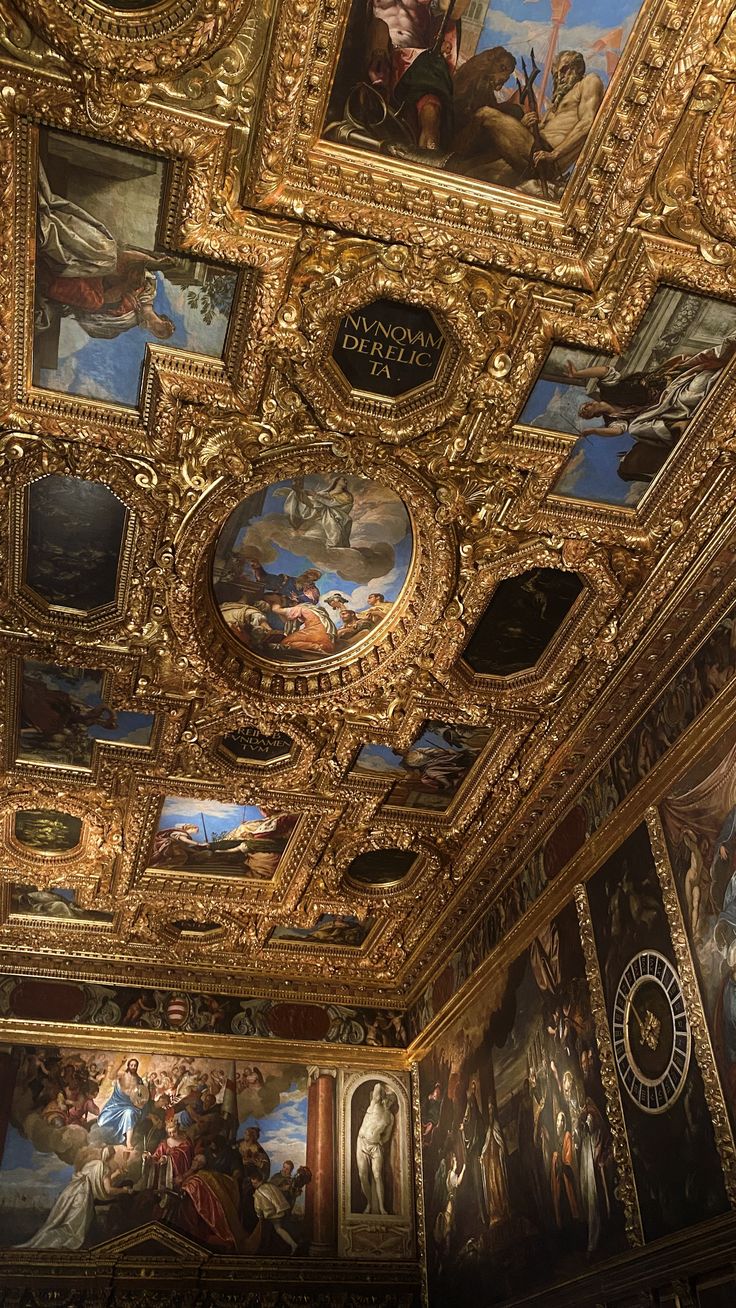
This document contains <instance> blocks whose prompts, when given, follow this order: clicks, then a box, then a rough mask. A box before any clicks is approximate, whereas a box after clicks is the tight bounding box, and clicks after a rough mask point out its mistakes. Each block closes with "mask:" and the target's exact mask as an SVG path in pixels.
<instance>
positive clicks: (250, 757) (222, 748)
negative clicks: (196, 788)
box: [219, 724, 294, 767]
mask: <svg viewBox="0 0 736 1308" xmlns="http://www.w3.org/2000/svg"><path fill="white" fill-rule="evenodd" d="M293 748H294V741H293V740H292V738H291V736H287V734H286V732H285V731H273V732H270V733H268V734H266V733H265V732H263V731H259V730H258V728H257V727H253V726H251V725H250V724H246V725H245V726H242V727H237V728H236V730H235V731H229V732H228V733H227V735H225V736H223V737H222V739H221V740H220V742H219V753H220V754H221V755H222V756H223V757H224V758H226V759H227V760H228V762H230V763H235V764H239V765H240V766H242V767H265V766H266V765H268V764H269V763H285V762H286V761H287V759H289V758H291V753H292V750H293Z"/></svg>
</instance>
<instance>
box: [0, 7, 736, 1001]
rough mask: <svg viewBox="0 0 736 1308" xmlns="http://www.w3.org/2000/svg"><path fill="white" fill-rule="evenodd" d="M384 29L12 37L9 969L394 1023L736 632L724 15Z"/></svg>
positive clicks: (49, 21) (323, 15)
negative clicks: (570, 803) (710, 650)
mask: <svg viewBox="0 0 736 1308" xmlns="http://www.w3.org/2000/svg"><path fill="white" fill-rule="evenodd" d="M398 9H399V7H398V6H394V5H392V4H391V3H390V0H388V2H387V0H373V3H372V4H371V3H369V4H367V5H366V4H365V3H359V2H358V0H355V2H354V3H350V2H349V0H339V3H333V2H332V0H330V2H329V3H328V0H318V2H316V3H313V4H306V3H304V0H282V2H281V3H275V4H274V5H273V6H271V5H268V4H264V5H259V4H246V5H243V4H234V3H231V2H230V0H224V3H222V4H220V5H219V6H218V7H217V8H216V9H213V8H212V7H211V6H210V5H208V4H205V3H200V0H185V2H180V0H161V3H159V4H156V5H153V6H145V5H137V6H125V7H124V8H114V7H112V6H107V5H101V4H98V3H93V0H58V3H57V2H56V0H54V3H48V2H46V0H44V3H43V4H37V3H35V0H22V3H19V4H18V6H17V8H13V7H12V6H10V5H6V6H5V7H4V9H3V37H2V41H3V63H2V79H3V80H2V98H1V100H0V106H1V107H0V135H1V137H2V149H1V151H0V173H1V177H2V182H1V186H2V197H3V223H2V237H1V241H0V287H1V293H0V317H1V319H2V339H3V348H2V352H1V353H0V404H1V405H2V438H1V443H0V458H1V460H2V478H3V498H2V506H1V508H2V524H1V531H2V537H1V538H2V542H3V548H4V550H5V556H6V557H5V564H6V566H5V568H4V569H3V590H2V624H1V631H0V641H1V642H2V648H3V654H4V659H3V665H4V669H3V681H4V684H3V691H2V695H3V699H2V715H3V733H2V749H3V758H2V768H3V772H2V778H1V779H0V786H1V787H2V794H1V799H0V807H1V813H0V818H1V820H2V828H1V834H0V840H1V841H2V852H1V854H0V880H1V881H2V901H1V903H0V909H1V915H2V924H1V925H0V950H1V951H2V956H3V957H2V961H3V966H4V968H5V969H6V970H9V971H13V970H33V969H39V970H43V971H50V972H56V973H58V974H60V975H64V974H67V973H77V974H79V975H82V974H83V975H86V976H89V977H92V978H98V979H104V978H106V977H109V978H111V979H117V980H119V981H121V982H127V981H132V982H135V981H136V980H138V981H140V982H144V981H146V982H150V983H152V984H155V983H156V982H157V981H158V980H162V979H163V978H164V977H165V978H166V984H167V985H170V984H174V982H176V984H178V985H181V986H185V985H186V984H191V985H192V986H195V985H204V986H205V987H209V988H210V989H212V990H217V989H219V990H221V991H222V992H223V993H224V992H227V991H228V990H239V991H243V990H244V988H245V992H246V993H252V994H258V993H269V994H279V993H281V992H282V991H283V990H284V987H285V986H287V985H290V986H292V987H295V988H298V991H299V993H300V994H302V995H303V996H304V997H305V998H308V997H320V998H325V999H333V1000H339V999H340V998H343V999H345V998H354V999H355V1000H356V1002H362V1003H367V1004H369V1005H372V1004H376V1005H378V1007H379V1008H380V1007H382V1006H383V1007H386V1008H389V1009H396V1010H400V1009H403V1008H404V1007H407V1006H409V1005H410V1004H411V1002H412V1001H413V1000H415V999H416V998H417V996H418V995H419V994H420V992H421V991H422V988H423V987H424V986H426V984H427V981H428V979H429V978H430V977H431V976H432V975H433V974H434V972H436V971H437V970H438V969H439V968H440V967H441V966H442V965H443V963H444V961H445V960H446V958H447V957H448V955H449V953H450V951H451V950H452V948H453V946H454V944H455V943H456V942H457V940H458V939H459V938H460V936H461V935H462V934H463V933H466V932H467V931H468V929H469V927H470V926H471V924H472V923H473V922H474V921H476V920H477V918H478V916H479V914H480V913H481V912H482V911H483V910H484V909H485V908H487V906H488V905H489V904H490V903H491V901H492V900H493V898H494V896H497V895H498V894H499V891H500V890H501V889H502V887H503V886H504V885H505V884H506V883H507V881H508V879H509V878H510V877H511V876H512V875H513V874H514V872H515V871H516V869H518V867H519V866H520V865H521V862H522V860H523V859H524V858H525V857H528V856H529V855H530V854H532V853H533V851H534V848H535V845H536V843H538V840H539V837H540V834H541V832H542V830H543V829H547V828H548V827H549V826H550V825H551V823H552V822H553V820H554V818H555V815H558V814H559V813H560V812H561V811H563V810H564V804H565V800H566V797H569V796H570V795H571V794H574V793H575V792H576V790H579V789H580V788H581V787H582V785H583V784H584V782H586V781H587V780H588V779H589V777H590V776H591V775H592V771H593V770H594V769H595V767H596V766H599V765H600V763H601V761H604V760H605V758H606V757H607V755H608V754H609V753H610V752H611V751H612V749H613V748H614V746H615V745H616V743H617V742H618V740H619V739H620V738H621V736H622V734H623V733H624V731H625V730H626V729H628V727H629V726H630V725H631V723H632V722H634V721H635V720H636V718H637V717H638V716H640V715H641V714H642V713H643V712H644V710H645V709H646V708H647V707H648V706H649V704H650V703H651V702H652V701H653V700H654V698H655V697H656V695H657V694H658V693H659V692H660V691H661V690H662V688H663V687H664V686H665V684H666V682H667V681H668V680H669V678H670V677H671V676H672V675H673V673H674V672H676V671H677V669H678V668H679V667H680V666H681V665H683V664H684V663H685V661H686V659H687V657H688V656H689V655H690V654H691V653H692V651H693V650H694V649H695V648H696V646H697V645H698V643H699V642H700V641H701V640H702V639H703V638H704V636H705V635H706V634H707V632H708V631H709V629H710V628H711V627H713V626H714V625H715V623H716V622H717V620H718V618H719V617H720V616H721V615H722V613H723V612H724V611H725V610H726V608H727V607H728V605H729V603H730V602H731V601H732V600H733V593H734V588H735V587H736V568H735V567H734V556H733V551H732V549H731V542H732V538H733V536H734V532H736V515H735V514H734V510H733V507H732V506H733V493H734V486H735V484H736V474H735V473H734V448H735V447H734V437H733V430H734V419H735V417H736V401H735V400H734V384H735V379H736V373H735V372H734V362H733V354H734V340H736V335H735V332H736V278H735V275H734V268H735V267H736V262H735V261H734V244H733V242H734V235H735V233H734V217H733V215H734V212H736V195H735V192H734V181H733V149H734V139H733V133H734V129H733V121H734V114H733V99H734V88H735V87H736V45H735V44H734V32H733V27H732V24H731V23H730V22H729V5H728V4H727V3H722V2H720V0H706V2H705V3H702V2H701V3H694V2H692V0H651V2H646V3H644V4H643V5H641V6H637V5H635V4H633V3H627V2H626V0H620V2H619V3H617V4H615V5H613V7H612V8H611V7H610V6H609V7H608V8H607V9H606V11H605V13H604V12H603V7H602V6H601V7H600V9H601V12H600V13H599V12H598V6H593V9H594V10H595V12H591V7H590V6H588V7H587V8H586V12H585V14H584V15H583V13H582V8H581V5H580V3H579V2H578V0H573V2H572V3H570V2H569V0H551V3H548V2H547V0H542V3H540V4H539V5H537V9H538V10H539V12H537V9H535V10H534V12H531V11H529V12H527V11H526V10H523V7H522V6H521V5H520V4H517V3H516V0H503V2H502V3H500V4H499V5H498V6H494V5H486V4H484V3H483V2H482V0H472V2H471V3H470V4H468V3H466V2H465V0H459V2H458V3H456V4H455V5H450V6H449V7H448V6H447V5H444V6H443V5H442V4H441V3H439V4H434V3H432V4H427V3H425V2H424V0H415V3H414V4H413V6H412V5H408V6H404V7H403V10H402V13H403V17H402V15H400V14H399V13H398ZM542 11H544V12H542ZM578 11H580V12H578ZM407 15H408V17H407ZM583 19H585V21H583ZM402 23H403V24H404V25H406V24H409V28H406V26H404V27H402ZM409 29H410V30H409ZM412 42H413V44H412ZM532 47H534V49H535V50H536V56H537V61H536V64H535V63H534V60H533V58H532V57H531V51H532ZM341 50H342V51H343V53H342V54H341ZM571 52H572V54H571ZM522 58H523V63H522ZM535 69H536V71H535ZM504 74H505V75H504ZM284 993H288V992H286V991H284Z"/></svg>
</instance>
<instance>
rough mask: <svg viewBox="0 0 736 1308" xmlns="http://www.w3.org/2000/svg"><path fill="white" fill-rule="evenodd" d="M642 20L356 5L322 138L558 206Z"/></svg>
mask: <svg viewBox="0 0 736 1308" xmlns="http://www.w3.org/2000/svg"><path fill="white" fill-rule="evenodd" d="M639 8H640V5H639V4H636V3H634V2H633V0H610V2H609V3H607V4H604V3H602V0H596V2H595V3H592V4H591V3H586V0H531V2H530V0H453V2H452V3H449V2H448V0H440V2H439V3H437V4H435V3H427V0H414V2H413V3H410V4H404V3H402V2H401V0H372V3H371V2H369V3H366V0H353V5H352V8H351V11H350V15H349V19H348V25H347V29H346V33H345V38H344V41H343V47H342V52H341V55H340V60H339V63H338V66H337V71H336V74H335V80H334V83H333V88H332V94H331V97H330V102H329V106H328V111H327V119H326V124H325V129H324V135H325V136H326V137H327V139H328V140H332V141H337V142H339V143H343V144H347V145H351V146H357V147H358V148H363V149H366V150H374V151H380V152H382V153H383V154H385V155H388V156H389V157H393V158H397V159H403V160H408V161H410V162H414V163H419V164H424V165H425V166H429V167H434V168H437V169H442V170H444V171H445V172H448V173H455V174H460V175H461V176H463V177H467V178H472V179H474V180H476V181H480V182H490V183H492V184H493V185H496V186H505V187H512V188H514V189H516V190H520V191H522V192H524V193H525V194H528V195H535V196H540V197H542V198H544V199H551V200H556V199H559V197H560V196H561V194H562V192H563V190H564V188H565V185H566V183H567V181H568V179H569V177H570V175H571V173H572V171H573V169H574V167H575V164H576V162H577V160H578V158H579V156H580V154H581V153H582V150H583V148H584V146H585V142H586V140H587V138H588V135H589V134H590V131H591V129H592V127H593V124H594V122H595V120H596V117H597V115H598V111H599V109H600V106H601V104H602V102H603V97H604V95H605V92H606V88H607V87H608V84H609V82H610V80H611V78H612V76H613V74H614V72H615V70H616V67H617V65H618V62H619V59H620V57H621V54H622V51H623V49H624V46H625V44H626V40H627V38H628V35H629V33H630V31H631V29H632V27H633V24H634V20H635V18H636V15H637V13H638V11H639Z"/></svg>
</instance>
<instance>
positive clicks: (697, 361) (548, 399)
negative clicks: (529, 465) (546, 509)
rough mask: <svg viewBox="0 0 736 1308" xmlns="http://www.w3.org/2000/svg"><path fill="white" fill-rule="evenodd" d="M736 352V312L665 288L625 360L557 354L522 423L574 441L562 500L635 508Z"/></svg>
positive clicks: (560, 488)
mask: <svg viewBox="0 0 736 1308" xmlns="http://www.w3.org/2000/svg"><path fill="white" fill-rule="evenodd" d="M735 352H736V306H734V305H729V304H724V303H722V302H721V301H718V300H710V299H706V298H705V297H704V296H700V295H689V294H686V293H685V292H684V291H678V290H674V289H673V288H671V287H665V288H663V289H661V290H659V291H657V293H656V295H655V296H654V299H653V300H652V303H651V304H650V306H649V308H648V309H647V311H646V313H645V315H644V317H643V318H642V321H641V323H640V325H639V328H638V331H637V332H636V334H635V336H634V339H633V341H632V342H631V345H630V346H629V347H628V349H626V350H625V351H624V352H623V354H622V355H620V356H619V357H616V358H613V357H612V356H611V355H606V354H594V353H592V352H591V351H590V350H579V349H575V348H571V347H569V346H566V345H556V346H555V347H554V348H553V349H552V350H551V352H550V354H549V355H548V357H547V360H546V362H545V364H544V367H543V368H542V372H541V374H540V377H539V379H538V380H537V382H536V384H535V386H534V388H533V390H532V393H531V395H530V397H529V399H528V400H527V402H526V404H525V406H524V409H523V410H522V413H521V416H520V419H519V421H520V422H522V423H526V424H528V425H529V426H532V427H541V428H544V429H546V430H548V431H562V432H567V433H568V434H569V435H571V436H577V437H578V440H577V442H576V444H575V445H574V446H573V449H572V451H571V454H570V457H569V458H568V460H567V462H566V464H565V467H564V468H563V471H562V473H561V475H560V477H559V479H558V481H557V482H556V484H555V487H554V490H555V493H556V494H557V495H564V496H566V497H569V498H570V499H581V500H592V501H594V502H596V503H602V504H614V505H632V506H633V505H636V504H638V503H639V500H640V499H641V497H642V495H643V494H644V491H645V490H646V488H647V486H648V485H649V484H650V483H651V482H652V481H653V479H654V478H655V477H656V475H657V473H658V472H659V471H660V470H661V469H662V468H663V467H664V465H665V463H666V462H667V459H668V458H669V456H670V454H671V453H672V451H673V450H674V449H675V447H676V446H677V444H678V442H679V441H680V440H681V439H682V438H683V436H684V434H685V433H686V431H687V428H688V426H689V424H690V422H691V420H692V419H693V418H694V417H695V416H696V414H697V413H698V410H699V409H700V406H701V405H702V404H703V403H704V401H705V400H706V399H707V397H708V396H709V395H710V393H711V391H712V390H713V388H714V387H715V386H716V384H717V383H718V380H719V378H720V377H721V375H722V373H723V370H724V368H726V366H727V365H728V364H729V363H730V361H731V359H732V358H733V356H734V353H735Z"/></svg>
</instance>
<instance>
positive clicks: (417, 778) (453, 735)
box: [351, 719, 491, 812]
mask: <svg viewBox="0 0 736 1308" xmlns="http://www.w3.org/2000/svg"><path fill="white" fill-rule="evenodd" d="M490 735H491V733H490V730H489V729H488V728H487V727H473V726H468V725H467V724H465V723H447V722H438V721H435V720H433V719H430V720H428V721H426V722H424V723H423V725H422V727H421V730H420V732H419V735H418V736H417V737H416V739H415V740H413V741H412V743H411V745H410V746H409V748H408V749H407V750H405V751H404V752H403V753H398V752H397V751H396V750H393V749H391V748H390V746H389V745H380V744H365V745H362V746H361V748H360V750H359V752H358V755H357V757H356V759H355V762H354V764H353V768H352V772H351V775H352V776H354V777H359V778H363V779H365V780H371V781H383V782H390V783H391V785H390V789H389V791H388V793H387V795H386V798H385V800H384V803H385V804H386V806H387V807H390V808H419V809H431V810H434V811H436V812H443V811H444V810H445V809H447V808H448V807H449V805H450V803H451V802H452V800H453V799H454V798H455V796H456V794H457V793H458V791H459V789H460V787H461V786H462V784H463V782H464V781H465V778H466V777H467V776H468V773H469V772H470V769H471V768H472V767H473V764H474V763H475V762H476V760H477V759H478V757H479V755H480V754H481V752H482V750H483V749H484V747H485V745H486V744H487V743H488V740H489V738H490Z"/></svg>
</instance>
